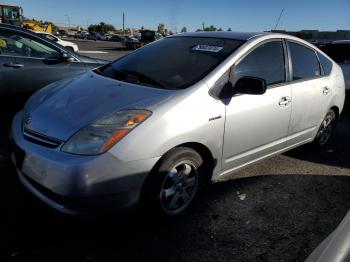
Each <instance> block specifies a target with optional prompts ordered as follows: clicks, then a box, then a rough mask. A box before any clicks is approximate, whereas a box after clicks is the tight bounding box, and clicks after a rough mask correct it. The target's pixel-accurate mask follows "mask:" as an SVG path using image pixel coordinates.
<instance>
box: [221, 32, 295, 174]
mask: <svg viewBox="0 0 350 262" xmlns="http://www.w3.org/2000/svg"><path fill="white" fill-rule="evenodd" d="M286 65H287V63H286V59H285V45H284V44H283V42H282V41H281V40H279V39H276V40H269V41H267V42H263V43H262V44H258V46H256V47H255V48H254V49H253V50H251V51H250V52H249V53H248V54H247V55H246V56H245V57H243V58H242V59H241V60H240V61H238V62H237V63H236V65H234V67H233V68H232V69H231V81H232V83H233V84H234V83H235V82H236V81H237V80H238V79H240V78H241V77H245V76H250V77H258V78H263V79H265V80H266V84H267V91H266V93H265V94H262V95H248V94H237V95H235V96H233V97H232V98H231V100H230V101H229V102H228V103H227V105H226V122H225V134H224V146H223V159H222V167H223V169H224V170H225V171H226V172H230V171H232V170H235V169H236V168H239V167H241V166H244V165H247V164H250V163H253V162H255V161H257V160H260V159H262V158H264V157H266V156H269V155H271V154H274V153H276V152H278V151H280V150H282V149H283V148H284V147H285V146H286V136H287V133H288V126H289V121H290V115H291V101H292V100H291V99H292V97H291V96H292V94H291V86H290V85H289V84H288V83H287V81H286V68H287V67H286Z"/></svg>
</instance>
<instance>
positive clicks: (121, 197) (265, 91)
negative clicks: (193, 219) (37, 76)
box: [10, 32, 345, 216]
mask: <svg viewBox="0 0 350 262" xmlns="http://www.w3.org/2000/svg"><path fill="white" fill-rule="evenodd" d="M344 97H345V84H344V77H343V74H342V70H341V68H340V67H339V66H338V65H337V64H336V63H335V62H333V61H332V60H331V59H330V58H329V57H328V56H327V55H326V54H324V53H323V52H322V51H320V50H319V49H317V48H316V47H315V46H313V45H311V44H309V43H308V42H305V41H303V40H301V39H298V38H295V37H292V36H288V35H283V34H273V33H234V32H213V33H206V32H200V33H185V34H180V35H175V36H171V37H167V38H164V39H162V40H159V41H156V42H154V43H152V44H148V45H146V46H144V47H143V48H140V49H138V50H136V51H134V52H132V53H130V54H129V55H126V56H124V57H122V58H120V59H118V60H116V61H114V62H112V63H110V64H107V65H105V66H102V67H100V68H97V69H95V70H92V71H90V72H88V73H85V74H82V75H80V76H77V77H74V78H70V79H65V80H62V81H59V82H56V83H53V84H51V85H49V86H47V87H45V88H44V89H42V90H40V91H39V92H37V93H36V94H34V95H33V96H32V97H31V98H30V99H29V101H28V102H27V104H26V105H25V107H24V109H23V110H22V111H21V112H19V113H18V114H17V115H16V116H15V118H14V120H13V123H12V128H11V134H10V138H11V141H12V143H11V144H12V153H11V158H12V161H13V162H14V164H15V165H16V169H17V173H18V176H19V179H20V181H21V182H22V183H23V184H24V186H25V187H26V188H27V189H28V190H30V191H31V192H32V193H33V194H34V195H36V196H37V197H38V198H39V199H41V200H42V201H44V202H45V203H47V204H48V205H50V206H51V207H53V208H55V209H57V210H59V211H61V212H64V213H68V214H84V213H90V212H96V211H98V212H102V211H105V210H113V209H118V208H126V207H130V206H133V205H136V204H142V206H145V207H147V209H146V210H148V211H149V210H153V211H154V212H160V213H161V214H163V215H166V216H175V215H179V214H182V213H183V212H184V211H185V210H186V209H187V208H188V206H189V205H190V204H191V202H192V201H193V199H194V197H195V196H196V194H197V192H198V190H199V188H200V186H201V185H202V184H203V183H205V182H208V181H219V180H223V179H225V178H226V179H227V178H228V176H230V177H234V175H232V173H233V172H235V171H237V170H239V169H241V168H243V167H246V166H248V165H250V164H253V163H256V162H258V161H260V160H263V159H266V158H268V157H271V156H274V155H276V154H280V153H283V152H285V151H287V150H290V149H292V148H295V147H297V146H300V145H302V144H305V143H309V142H312V143H314V145H315V146H318V147H322V146H324V145H326V144H327V143H328V142H329V140H330V138H331V135H332V132H333V129H334V126H335V123H336V121H337V119H338V118H339V115H340V113H341V112H342V109H343V105H344Z"/></svg>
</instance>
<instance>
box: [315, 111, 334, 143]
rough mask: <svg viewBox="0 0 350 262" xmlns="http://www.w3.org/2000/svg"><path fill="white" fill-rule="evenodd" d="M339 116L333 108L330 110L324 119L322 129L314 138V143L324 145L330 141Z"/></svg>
mask: <svg viewBox="0 0 350 262" xmlns="http://www.w3.org/2000/svg"><path fill="white" fill-rule="evenodd" d="M336 121H337V117H336V114H335V112H334V111H333V110H329V111H328V113H327V115H326V117H325V118H324V119H323V121H322V124H321V126H320V129H319V130H318V133H317V135H316V138H315V140H314V142H313V143H314V145H316V146H318V147H324V146H326V145H328V143H329V142H330V140H331V138H332V135H333V133H334V129H335V125H336Z"/></svg>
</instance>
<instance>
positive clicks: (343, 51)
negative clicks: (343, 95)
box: [319, 40, 350, 92]
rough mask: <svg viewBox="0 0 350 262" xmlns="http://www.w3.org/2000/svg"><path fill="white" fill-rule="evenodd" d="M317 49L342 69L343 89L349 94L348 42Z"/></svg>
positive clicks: (349, 51) (344, 41)
mask: <svg viewBox="0 0 350 262" xmlns="http://www.w3.org/2000/svg"><path fill="white" fill-rule="evenodd" d="M319 48H320V49H321V50H322V51H324V52H325V53H326V54H327V55H329V56H330V57H331V58H332V59H333V60H334V61H336V62H337V63H338V64H339V65H340V66H341V68H342V70H343V74H344V78H345V86H346V87H345V88H346V90H347V92H350V40H338V41H333V42H331V43H328V44H325V45H321V46H319Z"/></svg>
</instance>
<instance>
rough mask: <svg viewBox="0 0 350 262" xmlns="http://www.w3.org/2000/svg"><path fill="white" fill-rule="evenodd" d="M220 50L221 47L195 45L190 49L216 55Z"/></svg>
mask: <svg viewBox="0 0 350 262" xmlns="http://www.w3.org/2000/svg"><path fill="white" fill-rule="evenodd" d="M222 49H223V47H222V46H215V45H195V46H194V47H193V48H192V50H193V51H200V52H211V53H217V52H219V51H221V50H222Z"/></svg>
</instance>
